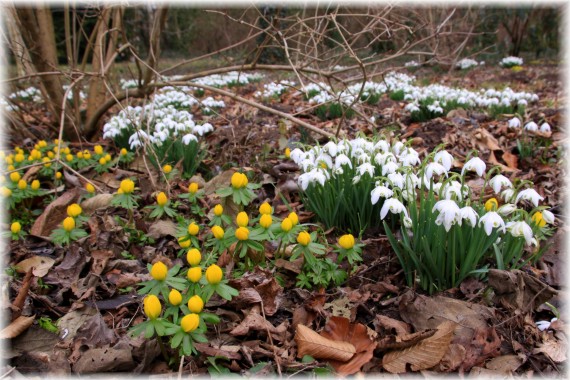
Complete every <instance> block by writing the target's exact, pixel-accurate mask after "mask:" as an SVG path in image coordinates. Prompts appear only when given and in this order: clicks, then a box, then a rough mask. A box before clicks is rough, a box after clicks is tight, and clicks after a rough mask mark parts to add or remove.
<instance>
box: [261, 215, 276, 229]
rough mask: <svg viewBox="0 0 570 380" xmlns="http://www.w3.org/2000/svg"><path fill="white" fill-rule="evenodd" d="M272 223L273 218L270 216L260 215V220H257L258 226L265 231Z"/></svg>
mask: <svg viewBox="0 0 570 380" xmlns="http://www.w3.org/2000/svg"><path fill="white" fill-rule="evenodd" d="M272 223H273V218H272V217H271V214H263V215H261V218H260V219H259V225H260V226H261V227H263V228H265V229H267V228H269V227H271V224H272Z"/></svg>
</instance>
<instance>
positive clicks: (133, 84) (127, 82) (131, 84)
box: [119, 78, 139, 90]
mask: <svg viewBox="0 0 570 380" xmlns="http://www.w3.org/2000/svg"><path fill="white" fill-rule="evenodd" d="M119 85H120V86H121V89H123V90H127V89H129V88H137V87H138V85H139V82H138V81H137V80H136V79H124V78H121V79H120V80H119Z"/></svg>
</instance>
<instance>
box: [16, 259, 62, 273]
mask: <svg viewBox="0 0 570 380" xmlns="http://www.w3.org/2000/svg"><path fill="white" fill-rule="evenodd" d="M54 262H55V260H54V259H52V258H50V257H46V256H37V255H36V256H32V257H30V258H29V259H26V260H22V261H20V262H19V263H18V264H16V270H17V271H18V272H19V273H26V272H28V270H29V269H30V268H34V269H33V270H32V273H33V275H34V276H36V277H43V276H45V275H46V274H48V272H49V270H50V269H51V267H52V266H53V264H54Z"/></svg>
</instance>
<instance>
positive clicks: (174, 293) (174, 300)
mask: <svg viewBox="0 0 570 380" xmlns="http://www.w3.org/2000/svg"><path fill="white" fill-rule="evenodd" d="M168 302H170V304H171V305H173V306H178V305H180V304H181V303H182V294H180V292H179V291H178V290H176V289H172V290H171V291H170V293H169V294H168Z"/></svg>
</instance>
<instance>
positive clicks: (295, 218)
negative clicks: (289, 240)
mask: <svg viewBox="0 0 570 380" xmlns="http://www.w3.org/2000/svg"><path fill="white" fill-rule="evenodd" d="M287 218H289V219H290V220H291V223H292V224H293V226H296V225H297V223H299V217H298V216H297V214H296V213H295V212H292V213H290V214H289V216H287Z"/></svg>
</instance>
